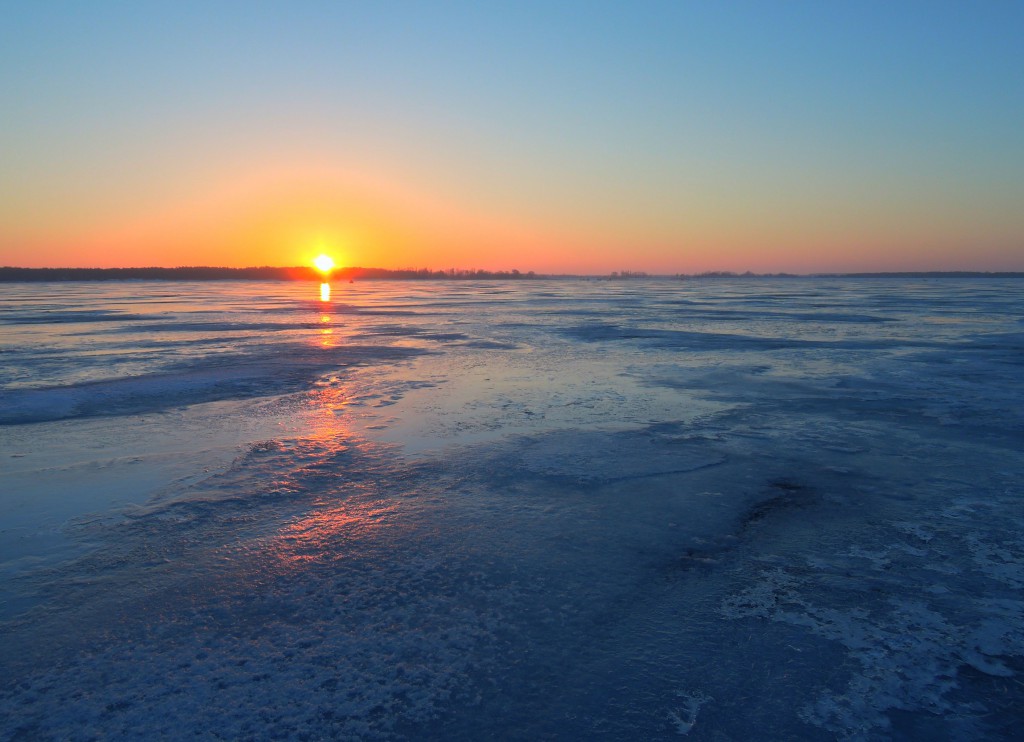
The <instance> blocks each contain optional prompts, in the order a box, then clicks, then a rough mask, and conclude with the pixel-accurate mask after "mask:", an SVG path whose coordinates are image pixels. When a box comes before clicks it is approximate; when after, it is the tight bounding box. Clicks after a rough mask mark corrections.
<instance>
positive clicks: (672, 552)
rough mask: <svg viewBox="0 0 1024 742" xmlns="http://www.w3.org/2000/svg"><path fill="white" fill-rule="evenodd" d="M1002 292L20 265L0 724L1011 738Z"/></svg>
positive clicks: (4, 457)
mask: <svg viewBox="0 0 1024 742" xmlns="http://www.w3.org/2000/svg"><path fill="white" fill-rule="evenodd" d="M1020 287H1021V286H1020V282H1019V281H1000V280H963V279H960V280H894V279H875V280H855V279H846V280H840V279H761V280H755V279H750V280H717V281H703V282H694V281H690V282H682V281H671V280H660V281H659V280H648V281H628V282H617V283H616V282H598V281H550V282H548V281H535V282H530V281H522V282H509V283H497V284H495V283H474V282H465V283H463V282H458V283H453V282H436V283H435V282H422V283H403V282H381V283H375V284H371V283H366V284H354V285H351V286H348V287H336V290H335V292H334V303H323V302H319V301H317V297H318V295H319V294H318V287H317V286H312V285H311V286H306V285H303V284H260V283H244V282H243V283H237V284H236V283H231V284H217V285H216V286H212V285H210V284H155V283H154V284H145V283H143V284H138V283H131V284H127V283H126V284H110V285H107V284H98V285H90V284H77V285H60V286H58V285H51V286H17V287H16V288H15V289H13V290H12V291H11V292H9V293H7V294H5V296H4V299H3V303H2V305H0V312H2V314H0V333H2V334H0V350H2V353H0V366H2V369H0V370H2V372H3V376H2V378H3V379H4V385H3V388H2V390H0V423H2V424H0V475H2V480H3V483H4V484H3V490H2V493H0V532H2V536H3V541H2V551H0V560H2V562H0V590H2V592H0V594H2V598H3V601H4V602H3V604H2V607H0V621H2V628H3V632H4V636H5V641H4V642H3V646H2V648H0V653H2V654H0V656H2V658H3V665H4V669H5V680H4V683H3V686H2V689H0V712H2V713H0V719H2V721H0V730H2V735H3V736H5V737H12V738H18V737H19V736H20V737H22V738H28V739H33V738H35V739H91V738H97V737H134V738H159V737H167V738H177V737H183V736H189V737H191V736H200V737H206V738H245V737H260V738H303V737H306V738H360V739H423V738H445V739H482V738H504V739H522V740H527V739H530V740H532V739H539V738H548V739H584V738H588V739H589V738H604V739H624V738H638V737H639V738H645V739H677V738H679V736H680V735H685V736H686V737H687V739H698V740H700V739H707V740H720V739H753V738H759V739H807V740H818V739H823V738H840V739H1013V738H1014V735H1015V734H1016V731H1017V729H1019V725H1020V723H1021V722H1022V721H1024V717H1022V712H1021V709H1024V692H1022V688H1024V686H1022V685H1021V683H1020V680H1021V671H1022V670H1024V659H1022V657H1024V633H1022V632H1024V595H1022V590H1024V567H1022V564H1024V541H1022V535H1021V534H1024V522H1022V521H1024V510H1022V509H1021V507H1020V495H1021V492H1020V482H1021V481H1022V474H1024V445H1022V444H1024V404H1022V402H1024V399H1022V398H1024V388H1022V386H1021V383H1020V381H1019V379H1020V371H1021V366H1022V364H1024V340H1022V339H1024V333H1022V332H1021V318H1022V306H1021V298H1020V297H1021V296H1022V294H1021V292H1020Z"/></svg>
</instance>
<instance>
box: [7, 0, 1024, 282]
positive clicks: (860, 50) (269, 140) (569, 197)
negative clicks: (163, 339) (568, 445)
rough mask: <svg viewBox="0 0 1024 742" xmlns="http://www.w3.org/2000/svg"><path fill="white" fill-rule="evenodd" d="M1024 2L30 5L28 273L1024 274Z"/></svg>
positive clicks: (14, 252)
mask: <svg viewBox="0 0 1024 742" xmlns="http://www.w3.org/2000/svg"><path fill="white" fill-rule="evenodd" d="M1022 39H1024V3H1022V2H999V1H998V0H994V1H992V2H961V3H949V2H941V1H939V0H930V1H928V2H913V1H911V0H905V1H901V2H871V1H868V0H858V1H857V2H852V1H851V2H820V1H815V2H782V1H781V0H780V1H779V2H756V3H755V2H684V1H683V0H677V1H675V2H639V3H625V2H622V3H618V2H617V3H604V2H598V1H591V2H526V1H523V0H519V1H518V2H514V3H512V2H510V3H502V4H499V3H488V2H465V3H460V2H383V1H382V2H365V3H356V2H289V3H286V2H274V3H271V2H255V1H252V2H238V3H230V2H219V3H218V2H201V3H200V2H196V3H191V2H181V1H178V2H159V3H158V2H146V1H145V0H142V1H141V2H103V1H102V0H97V2H89V3H86V2H67V3H61V2H2V22H0V265H17V266H102V267H107V266H150V265H161V266H177V265H228V266H245V265H296V264H305V263H308V262H309V261H310V260H311V258H312V257H313V256H314V255H316V254H317V253H318V252H321V251H325V252H328V253H331V254H332V255H333V256H334V257H335V259H336V260H337V261H338V262H339V263H341V264H350V265H363V266H378V267H392V268H399V267H415V268H419V267H428V268H447V267H459V268H484V269H512V268H518V269H520V270H524V271H525V270H535V271H538V272H575V273H604V272H608V271H611V270H642V271H648V272H652V273H676V272H687V273H688V272H699V271H705V270H736V271H744V270H753V271H759V272H765V271H768V272H774V271H791V272H814V271H858V270H960V269H964V270H1024V42H1022Z"/></svg>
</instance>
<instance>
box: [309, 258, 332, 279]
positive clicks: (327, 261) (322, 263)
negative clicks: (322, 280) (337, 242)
mask: <svg viewBox="0 0 1024 742" xmlns="http://www.w3.org/2000/svg"><path fill="white" fill-rule="evenodd" d="M313 265H315V266H316V269H317V270H318V271H320V272H321V273H323V274H325V275H326V274H327V273H330V272H331V269H333V268H334V260H332V259H331V256H329V255H324V254H323V253H321V254H320V255H317V256H316V259H315V260H314V261H313Z"/></svg>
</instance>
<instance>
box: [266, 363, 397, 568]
mask: <svg viewBox="0 0 1024 742" xmlns="http://www.w3.org/2000/svg"><path fill="white" fill-rule="evenodd" d="M348 395H349V392H348V390H347V388H345V387H343V386H341V380H340V379H339V378H337V377H325V378H324V379H322V380H321V382H320V387H319V388H318V389H316V390H315V391H314V392H313V394H312V395H311V396H310V398H309V406H308V408H307V411H306V414H305V415H303V419H302V424H303V425H304V428H305V430H304V435H303V438H302V440H301V441H299V442H297V444H296V450H295V451H293V452H292V458H294V459H295V460H297V461H300V462H302V464H301V466H300V467H299V468H298V469H297V470H295V471H294V472H292V474H291V476H286V477H284V478H283V479H282V481H281V482H280V483H279V486H280V487H282V488H283V489H295V490H301V489H305V490H307V491H308V490H309V488H310V484H311V480H310V478H312V480H313V481H314V482H315V491H316V492H317V501H316V502H315V503H314V504H313V506H312V507H311V509H310V510H309V511H308V512H307V513H305V514H303V515H300V516H299V517H297V518H295V519H294V520H292V521H291V522H289V523H287V524H285V525H283V526H282V527H281V528H280V529H279V530H278V531H277V533H275V534H274V535H273V537H272V538H271V540H270V543H269V544H268V546H269V550H270V552H271V553H272V554H273V555H274V556H275V558H276V559H277V560H278V565H279V566H280V568H282V569H284V570H288V571H291V570H299V569H303V568H304V567H306V566H308V565H311V564H316V563H321V564H322V563H329V562H333V561H338V560H342V559H347V558H349V557H350V556H352V555H353V554H356V553H361V554H366V553H368V552H369V551H370V550H372V549H373V548H375V547H376V546H378V545H379V541H380V539H381V535H382V534H381V530H382V529H394V528H396V527H397V524H396V521H395V516H396V515H397V514H398V504H397V502H396V501H394V500H392V499H389V498H385V497H381V496H380V495H379V493H378V492H377V490H376V489H375V487H374V486H373V485H372V484H371V483H362V484H360V483H357V482H353V481H352V480H351V478H350V477H349V476H348V473H347V472H346V462H347V461H348V460H349V458H348V456H349V455H352V454H354V455H355V456H356V457H359V458H361V459H363V460H364V461H369V460H371V459H372V456H370V453H371V452H370V450H368V448H367V446H368V444H367V443H366V442H365V441H361V440H359V439H357V438H354V437H353V435H352V432H351V429H350V427H349V425H348V420H347V415H346V414H345V412H344V411H345V408H346V404H347V402H348V401H349V399H348Z"/></svg>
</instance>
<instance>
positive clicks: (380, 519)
mask: <svg viewBox="0 0 1024 742" xmlns="http://www.w3.org/2000/svg"><path fill="white" fill-rule="evenodd" d="M360 499H361V497H360V493H346V496H345V501H344V502H343V503H342V504H340V505H333V506H331V507H328V508H323V509H321V510H314V511H312V512H311V513H309V514H308V515H305V516H303V517H301V518H299V519H297V520H295V521H293V522H292V523H289V524H288V525H286V526H284V527H283V528H282V529H281V530H280V531H279V532H278V534H277V536H276V537H275V539H274V540H275V541H276V549H275V551H276V553H277V555H278V557H279V558H280V560H281V563H282V566H284V567H285V568H288V567H291V568H296V569H298V568H301V567H302V566H303V565H304V564H309V563H311V562H328V561H334V560H338V559H345V558H346V557H347V556H349V555H350V554H351V553H352V552H354V551H364V552H365V551H366V547H365V546H362V545H361V544H360V542H361V541H364V540H366V539H369V538H372V537H373V535H374V532H375V531H377V530H379V529H380V528H382V527H387V526H389V525H391V518H392V516H394V515H395V514H396V513H397V511H398V506H397V504H396V503H394V502H391V501H388V500H375V501H371V502H360V501H359V500H360Z"/></svg>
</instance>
